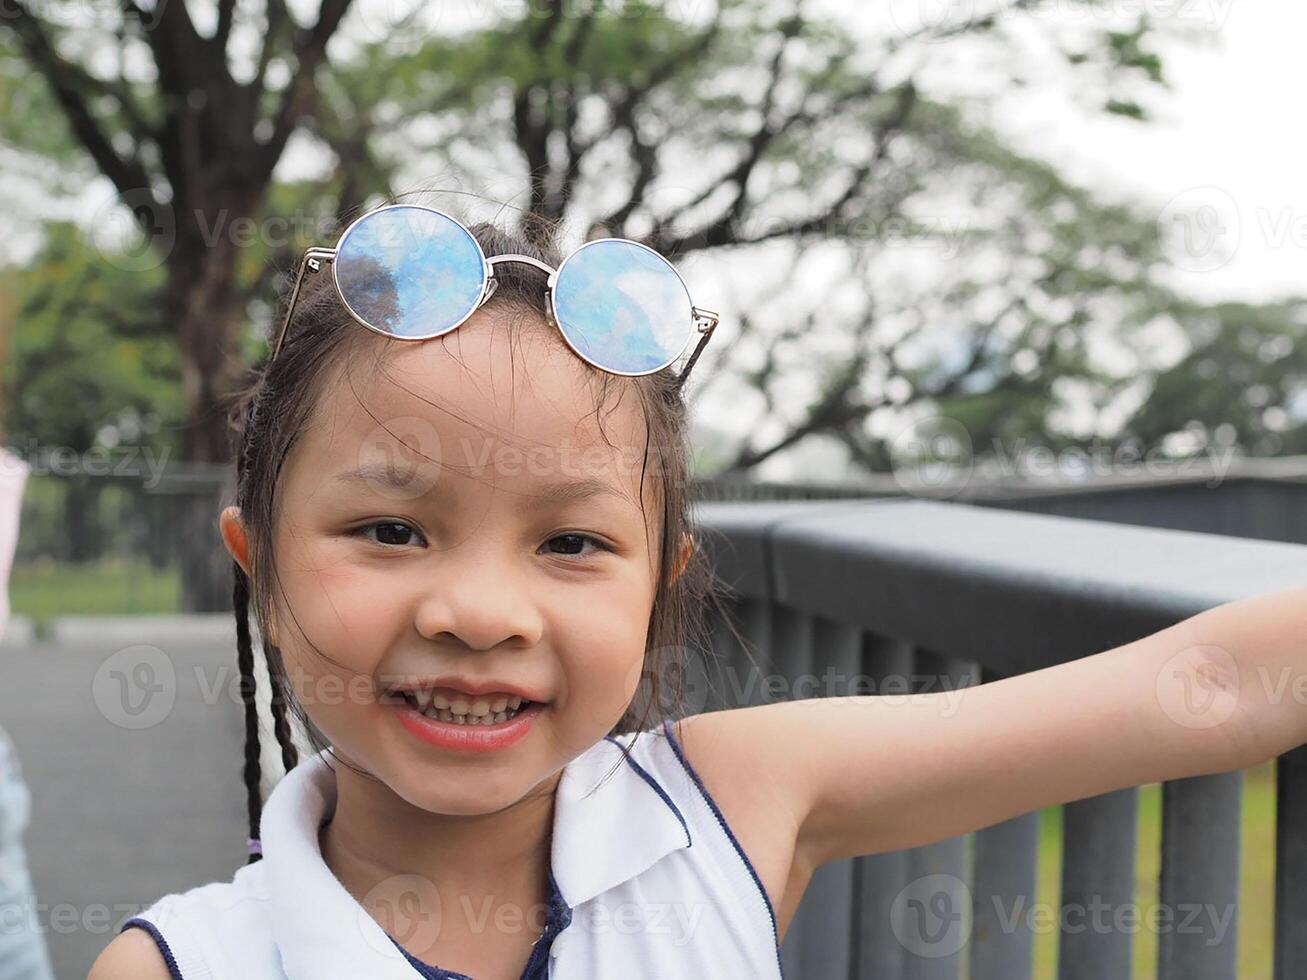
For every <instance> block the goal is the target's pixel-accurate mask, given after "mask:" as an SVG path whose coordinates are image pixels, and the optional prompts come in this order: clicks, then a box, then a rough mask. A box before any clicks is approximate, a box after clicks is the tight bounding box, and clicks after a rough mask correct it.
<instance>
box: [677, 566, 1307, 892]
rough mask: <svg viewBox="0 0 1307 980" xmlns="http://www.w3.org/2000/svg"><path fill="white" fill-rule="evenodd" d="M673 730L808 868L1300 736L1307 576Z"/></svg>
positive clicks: (1305, 684)
mask: <svg viewBox="0 0 1307 980" xmlns="http://www.w3.org/2000/svg"><path fill="white" fill-rule="evenodd" d="M682 730H683V738H684V740H685V742H686V750H687V753H688V754H690V756H691V758H692V760H694V761H695V764H696V765H698V766H699V767H700V768H701V769H703V770H706V771H705V772H704V778H705V780H706V781H707V782H708V783H709V785H710V786H712V785H713V784H714V783H715V784H716V786H717V787H718V788H719V789H720V790H721V792H722V793H723V794H724V795H725V796H727V797H729V798H730V800H731V802H730V803H725V802H724V803H723V806H724V808H725V807H727V806H730V807H732V808H734V809H735V811H736V812H737V813H740V814H743V813H745V812H746V811H747V810H750V809H758V808H763V809H766V810H767V811H768V812H769V813H772V814H774V816H773V817H769V818H768V819H769V820H771V821H772V825H771V827H770V830H771V831H772V832H773V833H776V832H779V830H780V828H782V827H785V828H788V829H789V830H790V831H792V833H793V836H794V840H793V866H794V868H796V869H800V877H801V878H802V879H803V880H804V881H805V882H806V877H807V872H808V871H810V869H812V868H814V867H816V866H818V865H821V864H824V863H826V862H828V861H833V860H836V859H838V858H842V857H851V856H854V855H860V854H872V853H877V852H881V851H892V850H899V849H901V848H906V847H915V846H918V845H922V844H927V843H931V842H934V841H938V840H943V839H946V838H949V837H953V836H955V835H958V834H962V833H967V832H969V831H972V830H977V829H980V828H982V827H987V826H990V825H992V824H995V823H998V822H1000V821H1002V820H1005V819H1007V818H1009V817H1013V816H1017V815H1019V814H1022V813H1027V812H1029V811H1031V810H1036V809H1040V808H1042V807H1045V806H1050V805H1053V804H1056V803H1062V802H1069V801H1072V800H1078V799H1083V798H1085V797H1089V796H1095V795H1097V794H1100V793H1105V792H1108V791H1110V790H1114V789H1120V788H1122V787H1125V786H1135V785H1140V784H1143V783H1150V782H1158V781H1161V780H1167V779H1176V778H1180V777H1185V776H1196V775H1203V774H1208V773H1217V772H1225V771H1229V770H1233V769H1241V768H1245V767H1247V766H1251V765H1254V764H1256V763H1257V762H1260V761H1263V760H1265V759H1268V758H1271V757H1273V756H1276V755H1279V754H1280V753H1282V752H1285V751H1287V750H1288V749H1290V748H1293V747H1294V746H1296V745H1299V744H1302V743H1303V742H1307V588H1296V589H1292V590H1289V591H1285V592H1277V593H1273V594H1269V595H1264V596H1257V597H1254V598H1250V599H1241V600H1239V601H1237V602H1231V603H1227V604H1225V605H1221V606H1217V607H1215V608H1212V609H1209V610H1207V611H1206V612H1203V613H1200V614H1199V615H1197V616H1193V617H1191V618H1190V619H1187V620H1185V621H1183V622H1181V623H1177V624H1176V625H1174V626H1171V627H1169V628H1167V629H1164V630H1162V631H1160V632H1158V633H1154V634H1152V635H1151V636H1148V637H1145V638H1143V639H1141V640H1137V641H1135V642H1133V643H1129V644H1126V645H1125V646H1121V647H1117V648H1115V649H1112V650H1108V651H1106V652H1104V653H1099V654H1095V655H1093V656H1089V657H1084V658H1082V659H1079V660H1074V661H1071V662H1069V663H1066V664H1061V665H1059V666H1055V667H1049V668H1045V669H1043V670H1037V671H1033V672H1031V673H1028V674H1023V675H1020V676H1017V677H1011V678H1005V679H1003V680H998V681H992V682H990V683H986V684H981V685H978V686H975V687H970V688H961V689H958V690H954V691H951V692H940V693H930V694H919V695H902V696H896V695H869V696H865V697H836V698H820V699H812V700H805V701H789V702H785V703H781V704H768V705H762V706H758V707H751V708H739V709H734V710H728V711H720V712H713V713H710V714H704V715H697V716H695V717H693V718H689V719H686V721H685V722H684V723H683V725H682ZM759 772H761V773H762V774H763V776H764V778H763V779H761V780H759V779H758V774H759ZM741 774H747V776H743V775H741ZM729 816H730V814H729V813H728V817H729ZM753 819H754V818H750V820H753ZM746 846H747V844H746ZM778 877H779V878H780V879H781V880H783V878H784V875H783V874H781V875H774V876H773V880H774V881H775V880H776V879H777V878H778ZM774 891H775V892H776V893H779V892H780V891H781V889H780V888H779V887H776V888H775V889H774ZM774 897H776V896H774Z"/></svg>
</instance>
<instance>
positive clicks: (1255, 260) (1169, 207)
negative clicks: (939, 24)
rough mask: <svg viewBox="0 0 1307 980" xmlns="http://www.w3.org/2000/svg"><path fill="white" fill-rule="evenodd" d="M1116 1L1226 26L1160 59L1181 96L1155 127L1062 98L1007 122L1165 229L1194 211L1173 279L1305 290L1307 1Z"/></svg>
mask: <svg viewBox="0 0 1307 980" xmlns="http://www.w3.org/2000/svg"><path fill="white" fill-rule="evenodd" d="M896 2H897V0H896ZM922 2H930V0H922ZM1107 5H1108V6H1109V7H1112V6H1115V7H1117V8H1120V9H1123V10H1129V9H1134V10H1138V9H1140V8H1141V7H1145V8H1147V9H1152V10H1156V11H1158V12H1159V14H1160V13H1162V12H1165V11H1168V10H1170V11H1178V12H1179V13H1180V15H1182V16H1185V17H1187V18H1188V19H1189V22H1190V23H1192V24H1193V25H1195V26H1197V25H1202V24H1204V23H1208V24H1215V25H1219V27H1218V28H1217V29H1216V30H1211V29H1208V30H1206V31H1205V32H1204V31H1203V30H1200V31H1199V35H1200V41H1199V43H1197V44H1181V45H1176V46H1172V47H1169V48H1167V49H1165V54H1164V60H1165V65H1166V72H1167V75H1168V77H1169V78H1170V80H1171V82H1172V85H1173V89H1174V90H1173V92H1172V93H1171V94H1169V95H1167V94H1162V95H1161V97H1159V98H1155V99H1154V100H1152V104H1153V105H1154V107H1155V108H1156V109H1157V119H1156V120H1155V121H1153V122H1151V123H1148V124H1146V125H1138V124H1132V123H1131V122H1129V121H1126V120H1098V121H1096V122H1092V123H1089V124H1086V122H1085V121H1084V120H1083V119H1078V118H1077V117H1075V116H1073V115H1068V113H1067V112H1066V109H1065V105H1064V104H1063V103H1061V101H1060V100H1052V99H1050V100H1044V101H1042V102H1041V101H1040V100H1039V99H1038V98H1024V97H1023V106H1022V108H1021V110H1020V111H1019V112H1014V113H1008V114H1006V115H1005V116H1004V117H1003V120H1002V122H1003V124H1004V125H1005V126H1006V127H1008V128H1009V129H1010V131H1011V132H1013V133H1014V134H1015V135H1017V136H1018V137H1019V138H1021V139H1022V140H1024V141H1025V142H1026V144H1027V145H1029V146H1030V147H1031V148H1032V149H1037V150H1038V152H1041V153H1042V154H1044V155H1045V156H1047V157H1049V158H1050V159H1053V160H1055V161H1057V162H1059V163H1061V164H1062V165H1063V167H1064V168H1065V169H1066V171H1067V172H1068V173H1070V174H1072V175H1077V176H1079V177H1080V179H1081V181H1082V182H1084V183H1086V184H1088V185H1089V186H1093V187H1099V188H1102V189H1104V190H1113V191H1115V190H1116V189H1119V190H1120V191H1121V192H1122V193H1134V194H1138V195H1139V196H1140V197H1141V198H1143V199H1145V200H1147V201H1149V202H1150V204H1151V207H1152V209H1153V210H1154V211H1155V213H1157V214H1158V215H1159V217H1160V218H1161V219H1162V220H1164V221H1166V220H1169V219H1170V218H1171V217H1172V215H1173V214H1175V213H1176V212H1179V211H1183V212H1187V213H1192V214H1193V215H1194V216H1195V224H1194V226H1193V228H1192V229H1191V230H1192V232H1193V235H1194V237H1193V238H1192V239H1191V242H1192V244H1193V246H1194V247H1193V248H1192V249H1191V250H1189V251H1188V252H1186V251H1184V250H1183V249H1181V250H1180V251H1179V252H1178V253H1176V254H1175V259H1176V262H1177V265H1178V266H1179V267H1180V268H1178V269H1177V276H1178V279H1177V281H1178V282H1180V283H1183V284H1184V285H1185V286H1187V287H1188V288H1189V289H1191V290H1193V291H1195V292H1196V293H1198V294H1200V295H1202V296H1206V297H1209V298H1215V297H1226V296H1231V297H1233V296H1237V297H1240V298H1246V299H1249V300H1253V301H1257V300H1266V299H1272V298H1276V297H1279V296H1283V295H1286V294H1291V293H1295V292H1298V293H1307V284H1304V282H1303V279H1304V270H1305V269H1307V179H1304V175H1305V169H1307V129H1304V127H1303V125H1302V122H1301V119H1302V117H1301V116H1300V115H1299V114H1298V113H1299V107H1298V106H1297V104H1296V103H1294V102H1293V101H1292V99H1293V98H1294V97H1293V96H1292V93H1293V92H1295V91H1301V88H1302V80H1301V70H1302V69H1301V66H1302V50H1301V48H1302V39H1303V38H1304V37H1307V4H1301V3H1285V2H1283V0H1107ZM1204 33H1205V34H1206V35H1208V36H1207V37H1203V35H1204ZM1213 219H1214V220H1213ZM1205 236H1207V237H1205ZM1207 244H1210V245H1211V246H1212V247H1211V248H1210V249H1206V248H1205V247H1204V246H1205V245H1207Z"/></svg>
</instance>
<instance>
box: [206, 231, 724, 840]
mask: <svg viewBox="0 0 1307 980" xmlns="http://www.w3.org/2000/svg"><path fill="white" fill-rule="evenodd" d="M469 227H470V230H471V231H472V233H473V235H474V236H475V238H476V240H477V241H478V242H479V243H480V245H481V248H482V249H483V250H484V251H485V253H486V255H500V254H504V253H519V254H523V255H528V256H531V257H533V258H536V259H539V260H541V261H543V262H545V263H547V264H549V265H551V266H554V267H557V266H558V264H559V262H560V261H561V256H560V254H559V247H558V245H557V240H556V236H557V234H558V227H557V225H548V224H543V223H539V222H535V223H533V224H532V226H531V230H530V237H529V238H522V237H519V236H515V235H512V234H510V233H508V232H507V231H505V230H503V229H501V228H500V227H498V226H496V225H495V224H493V223H490V222H481V223H477V224H471V225H469ZM495 276H496V278H497V279H498V281H499V285H498V289H497V290H496V291H495V293H494V296H493V297H492V298H491V299H490V300H489V302H488V303H487V304H486V308H491V307H494V308H497V309H499V310H501V311H503V312H505V313H509V314H512V315H511V316H508V317H505V321H506V322H507V323H508V324H509V327H508V329H509V340H510V345H512V342H513V339H514V336H515V334H516V333H517V330H518V325H519V324H520V323H523V322H526V323H528V324H529V327H528V328H534V329H547V326H546V320H545V317H544V302H545V299H544V297H545V292H544V288H545V280H546V277H545V275H544V273H543V272H541V271H540V270H538V269H535V268H533V267H531V266H528V265H527V264H525V263H518V262H513V263H505V264H503V265H500V266H499V267H497V269H496V271H495ZM277 322H278V324H280V319H278V321H277ZM550 333H551V335H552V331H550ZM437 339H439V340H441V342H442V343H443V342H444V341H445V339H446V338H445V337H442V338H437ZM410 342H411V341H403V340H395V339H392V338H388V337H384V336H381V335H379V334H377V333H375V332H373V331H371V330H368V329H366V328H364V327H362V326H361V325H360V324H359V323H358V322H357V321H355V320H354V319H353V318H352V317H351V316H350V315H349V313H348V311H347V310H346V309H345V307H344V306H343V304H342V303H341V301H340V298H339V296H338V294H337V293H336V291H335V288H334V286H333V284H332V280H331V277H330V276H324V275H316V276H308V277H306V281H305V282H304V284H303V286H302V287H301V290H300V294H299V298H298V302H297V304H296V309H295V317H294V320H293V321H292V322H291V323H290V324H289V325H288V327H287V331H286V338H285V340H284V342H283V345H282V348H281V350H280V351H279V352H278V354H277V357H276V358H275V359H273V360H272V361H271V363H268V362H266V361H265V362H263V363H262V364H260V365H256V366H255V367H253V368H251V369H249V371H248V373H247V376H246V378H245V379H244V380H243V383H242V384H241V386H240V388H239V390H238V391H237V392H236V394H235V395H234V396H233V399H232V406H231V413H230V423H231V426H232V428H233V429H234V430H235V436H236V439H237V447H238V448H237V452H236V459H235V464H236V485H235V503H236V505H237V506H238V507H239V508H240V512H241V518H242V522H243V524H244V527H245V531H246V535H247V541H248V546H247V547H248V552H247V553H248V556H249V557H248V563H249V566H250V575H249V576H248V577H247V576H246V574H245V571H244V569H242V567H241V565H240V564H239V563H237V562H233V563H232V570H233V577H234V586H233V589H232V604H233V607H234V612H235V615H236V646H237V662H238V666H239V669H240V675H241V684H240V689H241V697H242V700H243V702H244V706H245V761H244V780H245V788H246V792H247V795H248V803H249V836H250V837H251V838H252V839H254V840H257V839H258V838H259V820H260V816H261V813H262V809H263V793H262V787H261V780H262V774H261V764H260V751H261V746H260V742H259V714H258V707H257V702H256V700H255V674H254V650H253V644H252V640H251V634H250V622H249V612H250V608H251V606H252V607H253V609H254V613H255V619H256V621H257V623H258V628H259V633H260V637H261V639H262V647H263V649H264V651H265V653H266V656H267V662H268V677H269V681H270V687H271V706H272V719H273V732H274V734H275V736H276V739H277V743H278V745H279V746H280V748H281V758H282V763H283V765H284V767H285V769H286V771H289V770H291V769H293V768H294V767H295V765H296V763H297V762H298V759H299V754H298V751H297V749H296V746H295V741H294V738H293V737H292V726H291V716H292V715H294V716H295V717H298V718H299V719H300V721H301V722H302V724H303V726H304V730H305V733H306V735H307V737H308V739H309V741H310V742H311V743H312V744H313V745H315V746H316V747H317V748H318V749H319V750H320V751H321V750H322V749H325V748H326V745H325V738H323V737H322V735H321V733H320V732H318V731H317V729H316V726H314V725H313V723H312V721H311V720H310V719H309V718H308V716H307V715H306V714H305V712H304V710H303V708H302V706H301V705H299V704H298V703H296V702H295V700H294V697H293V695H292V693H291V691H290V684H289V679H288V678H287V677H286V673H285V666H284V663H283V660H282V655H281V650H280V649H278V647H277V646H276V645H275V644H274V643H272V642H270V639H269V637H270V632H269V629H268V626H269V624H270V623H271V622H272V610H273V608H274V589H276V590H280V589H281V583H280V579H279V578H278V576H277V569H276V563H275V561H274V556H273V541H274V540H275V535H274V533H273V531H274V528H275V525H276V521H277V519H278V516H279V506H280V501H279V498H278V496H277V486H278V483H279V478H280V474H281V471H282V467H283V465H284V464H285V461H286V459H287V458H288V456H289V454H290V452H291V450H292V448H293V447H294V446H295V444H296V441H297V439H298V438H299V437H300V434H301V432H302V430H303V428H304V426H305V424H306V422H307V420H308V419H309V417H310V415H311V413H312V412H313V410H314V407H315V405H316V404H317V403H318V400H319V398H320V396H321V394H322V392H323V391H324V390H325V387H326V385H327V384H329V383H331V382H332V381H333V380H335V379H337V378H338V377H339V376H340V374H341V372H342V371H343V370H344V368H345V367H346V366H349V365H351V364H355V365H356V364H361V363H364V361H363V358H364V356H365V355H368V354H371V355H372V356H371V358H370V360H372V361H373V363H374V366H376V367H378V368H379V367H380V366H381V365H382V363H383V360H384V352H385V351H386V350H387V349H390V348H391V347H393V345H396V344H403V343H410ZM558 342H559V343H560V344H562V343H564V342H563V341H562V340H561V338H558ZM378 354H381V355H382V356H378ZM582 363H584V362H582ZM585 366H586V368H587V369H588V370H589V371H591V372H592V374H593V376H594V380H595V382H596V386H597V387H598V393H597V397H596V406H595V412H596V417H597V418H599V417H600V415H599V413H600V412H601V411H602V408H603V406H604V405H605V403H606V402H607V400H608V399H609V397H610V396H611V395H612V394H614V393H617V394H618V395H619V396H620V395H621V394H622V393H623V392H628V391H629V392H633V393H634V394H635V396H636V397H638V398H639V402H640V405H641V408H642V410H643V416H644V421H645V437H646V438H645V446H644V460H643V464H642V468H641V475H640V494H641V501H640V505H641V510H642V512H643V511H644V510H645V508H644V490H645V479H646V477H647V475H648V468H649V464H650V458H649V453H650V447H651V445H652V446H653V447H655V452H656V458H655V459H654V460H653V462H654V463H655V464H656V469H655V476H654V478H655V479H656V480H657V481H659V482H658V484H657V485H656V487H657V490H658V494H657V496H658V499H659V500H660V501H661V510H662V514H661V515H660V516H661V529H662V534H661V539H662V540H661V546H660V552H659V555H658V566H657V570H658V576H657V591H656V592H655V595H654V602H653V609H652V614H651V617H650V623H649V631H648V635H647V637H646V646H645V662H644V665H643V669H642V672H641V685H640V687H639V688H638V689H637V693H636V696H635V698H634V699H633V700H632V703H631V705H629V706H628V708H627V710H626V712H625V714H624V715H623V717H622V718H621V720H620V721H619V722H618V724H617V725H616V726H615V727H614V729H613V731H612V732H611V733H610V734H617V733H620V732H632V731H643V730H645V728H646V727H648V725H649V723H650V719H651V716H652V717H661V716H663V715H665V714H668V713H672V712H674V711H675V710H676V709H677V708H678V707H679V706H680V703H681V699H682V696H683V686H682V685H683V679H684V678H683V674H684V668H685V656H686V651H687V650H688V649H689V648H690V646H691V645H694V646H696V647H699V648H702V646H703V639H704V637H705V635H706V633H705V628H704V619H703V608H704V604H705V602H707V601H710V600H713V599H715V598H716V593H715V591H714V588H715V579H714V577H713V575H712V573H711V571H710V568H709V565H708V561H707V558H706V556H705V555H704V554H703V549H702V548H701V547H697V546H696V547H695V548H694V549H693V551H692V553H691V554H690V557H689V561H688V563H687V564H686V565H685V567H684V568H683V570H682V571H681V572H680V574H679V575H676V576H675V579H674V581H672V582H670V583H669V581H668V579H669V577H671V573H672V571H673V570H674V569H675V568H676V566H677V562H678V559H679V553H680V544H681V542H682V540H683V537H684V536H685V535H688V534H690V533H691V520H690V504H691V499H690V498H691V486H692V484H691V479H690V471H689V470H690V467H689V459H688V445H687V442H688V439H687V436H688V432H687V422H686V419H687V412H686V405H685V401H684V397H683V394H682V391H681V389H680V387H679V386H678V385H677V384H676V373H675V372H676V369H675V367H672V368H666V369H664V370H662V371H659V372H657V373H655V374H651V375H644V376H640V377H625V376H620V375H613V374H610V373H608V372H605V371H600V370H598V369H595V368H592V367H590V366H589V365H585ZM601 430H602V424H601ZM605 438H607V437H606V436H605ZM645 520H646V527H647V522H648V514H647V512H646V513H645ZM283 594H284V593H283ZM318 652H319V653H321V651H318ZM646 682H647V685H646ZM258 859H259V854H258V853H254V854H251V855H250V858H249V860H250V862H253V861H256V860H258Z"/></svg>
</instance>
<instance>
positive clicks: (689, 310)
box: [554, 238, 694, 374]
mask: <svg viewBox="0 0 1307 980" xmlns="http://www.w3.org/2000/svg"><path fill="white" fill-rule="evenodd" d="M554 313H555V316H556V318H557V320H558V326H559V329H560V330H561V331H562V332H563V335H564V336H565V337H566V338H567V341H568V343H570V344H571V345H572V347H573V349H575V350H576V352H577V353H578V354H580V355H581V356H582V357H584V358H585V359H586V360H587V361H589V362H590V363H592V364H595V365H598V366H599V367H601V368H604V369H606V370H609V371H617V372H619V373H621V374H649V373H651V372H653V371H657V370H659V369H660V368H664V367H666V366H667V365H669V364H671V363H672V362H673V361H674V360H676V358H677V356H678V355H679V354H680V353H681V352H682V351H683V350H685V345H686V343H687V342H688V341H689V339H690V335H691V334H692V333H693V331H694V307H693V304H692V303H691V302H690V292H689V290H687V289H686V288H685V283H684V282H682V281H681V277H680V276H679V275H678V274H677V272H676V270H675V269H674V268H672V265H671V263H669V262H668V261H667V260H666V259H664V258H663V257H662V256H661V255H659V254H658V253H657V252H654V251H652V250H651V249H647V248H644V247H643V246H641V245H637V244H635V243H634V242H627V241H622V240H620V239H615V238H603V239H599V240H598V241H594V242H590V243H589V244H587V245H584V246H582V247H581V248H580V249H579V250H577V251H576V252H574V253H573V254H572V255H571V256H570V257H569V258H568V259H567V261H566V262H564V263H563V267H562V268H561V269H559V270H558V279H557V281H556V282H555V284H554Z"/></svg>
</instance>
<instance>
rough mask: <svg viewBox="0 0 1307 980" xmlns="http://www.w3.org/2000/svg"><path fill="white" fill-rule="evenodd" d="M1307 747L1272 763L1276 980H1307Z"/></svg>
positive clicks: (1295, 750) (1288, 753) (1289, 753)
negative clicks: (1304, 978)
mask: <svg viewBox="0 0 1307 980" xmlns="http://www.w3.org/2000/svg"><path fill="white" fill-rule="evenodd" d="M1305 922H1307V747H1304V748H1297V749H1294V750H1293V751H1292V752H1287V753H1285V754H1284V755H1282V756H1280V758H1279V759H1277V760H1276V763H1275V972H1274V977H1275V980H1297V978H1299V977H1304V976H1307V929H1305V928H1303V923H1305Z"/></svg>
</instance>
